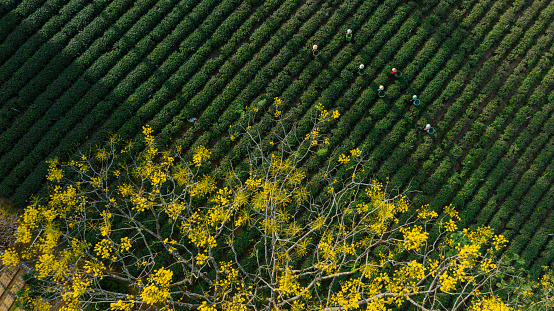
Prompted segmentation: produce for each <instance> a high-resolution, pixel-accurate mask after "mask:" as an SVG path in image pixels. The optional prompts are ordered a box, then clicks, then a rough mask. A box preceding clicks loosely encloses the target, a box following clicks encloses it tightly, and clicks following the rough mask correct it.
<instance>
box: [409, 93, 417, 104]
mask: <svg viewBox="0 0 554 311" xmlns="http://www.w3.org/2000/svg"><path fill="white" fill-rule="evenodd" d="M416 100H417V95H414V96H412V99H410V103H412V104H413V103H414V102H415V101H416Z"/></svg>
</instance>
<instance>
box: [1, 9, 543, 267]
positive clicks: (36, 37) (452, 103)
mask: <svg viewBox="0 0 554 311" xmlns="http://www.w3.org/2000/svg"><path fill="white" fill-rule="evenodd" d="M0 16H1V17H0V42H2V43H1V45H0V197H3V198H10V200H11V202H12V204H13V205H14V206H24V205H25V203H26V202H27V200H29V198H31V196H32V195H35V194H37V193H44V189H45V182H46V180H45V176H46V171H47V168H48V164H46V162H45V160H46V159H48V158H53V157H56V156H57V157H59V158H61V159H63V160H67V159H68V158H69V157H71V156H75V155H77V154H78V152H80V151H83V152H85V151H86V150H90V149H91V148H94V146H97V145H100V144H101V143H102V142H104V141H105V140H106V139H107V138H108V137H110V136H111V135H113V134H117V135H119V136H120V137H121V138H122V139H124V140H129V139H133V138H135V136H136V135H137V134H139V133H140V132H141V127H142V126H143V125H145V124H148V125H150V126H151V127H152V128H153V129H154V133H155V134H156V135H157V140H158V143H159V145H160V146H167V147H175V146H181V147H182V148H183V150H192V149H193V148H194V147H196V146H198V145H204V146H208V147H209V148H210V150H211V151H212V158H211V160H212V162H213V164H214V174H215V173H217V172H221V171H224V170H225V169H227V168H228V167H229V165H230V163H240V162H241V159H242V158H244V155H245V152H246V146H247V141H246V138H237V139H235V137H234V131H235V129H237V128H240V127H241V126H245V125H246V122H247V121H248V120H247V119H248V118H245V115H249V116H253V117H254V120H255V121H256V124H255V125H254V126H253V127H254V129H256V130H257V131H259V132H261V133H270V132H271V131H272V130H273V128H272V127H273V126H274V125H275V122H274V110H271V109H272V103H273V99H274V98H275V97H279V98H280V99H281V100H282V104H281V106H280V107H281V111H282V115H281V116H280V117H281V118H282V119H283V120H285V121H284V124H285V127H288V128H292V126H293V125H294V124H296V125H297V126H298V132H299V135H301V136H304V135H306V134H308V133H309V132H310V130H311V125H312V122H313V113H312V112H313V110H314V105H315V104H316V103H321V104H322V105H323V106H324V107H325V108H326V109H329V110H338V111H339V112H340V114H341V117H340V118H339V119H338V120H337V121H334V123H332V124H330V125H329V126H327V127H325V128H322V129H321V130H322V133H323V134H324V135H326V136H327V137H328V138H329V145H327V146H326V147H325V148H326V149H328V153H325V152H324V151H322V152H318V153H314V154H313V156H312V157H311V158H309V159H306V160H305V161H304V164H303V165H304V169H305V170H307V171H311V172H313V171H316V170H317V167H318V166H319V165H322V164H323V163H324V161H325V160H326V158H327V157H331V158H337V159H338V157H339V155H340V154H343V153H348V152H349V151H350V150H351V149H353V148H360V149H361V150H362V151H363V153H364V154H365V155H366V156H367V157H368V158H369V159H370V160H369V161H370V162H369V168H368V169H366V170H365V171H364V172H363V174H366V175H367V177H368V178H375V179H378V180H381V181H385V180H387V179H388V181H389V184H390V185H394V186H396V187H400V188H402V189H404V188H409V189H411V190H417V191H415V192H413V193H412V195H411V197H412V200H413V201H414V204H415V205H422V204H430V207H431V208H433V209H435V210H437V211H440V210H442V208H443V207H444V206H445V205H448V204H453V205H455V206H456V207H457V209H458V210H459V211H460V212H461V213H460V214H461V217H462V221H463V223H464V225H466V226H470V225H473V226H478V225H489V226H491V227H493V228H494V229H495V230H496V231H498V232H500V233H502V234H504V235H505V236H506V237H507V238H508V239H509V240H510V241H511V243H510V246H509V251H510V252H515V253H518V254H520V256H521V257H522V258H523V259H524V260H525V261H526V262H527V266H528V268H530V269H531V271H532V272H534V273H537V272H538V271H539V268H540V266H543V265H551V264H552V263H553V260H554V239H553V236H551V234H552V233H554V210H553V205H554V183H553V179H554V161H553V158H554V135H553V134H554V67H553V64H554V2H553V1H547V0H527V1H524V0H463V1H458V0H423V1H405V0H387V1H377V0H346V1H344V0H341V1H339V0H328V1H323V0H321V1H319V0H305V1H302V0H287V1H283V0H267V1H262V0H243V1H239V0H222V1H216V0H6V1H3V4H2V5H1V6H0ZM347 29H351V30H352V38H351V40H347V38H346V31H347ZM313 45H317V46H318V52H317V53H315V54H317V56H315V55H314V53H313V52H312V47H313ZM360 64H364V67H365V68H364V70H363V72H362V71H360V70H359V66H360ZM392 68H397V69H398V71H399V73H398V74H397V76H391V70H392ZM362 73H363V74H362ZM380 85H383V86H384V87H385V91H384V93H378V92H377V89H378V87H379V86H380ZM413 95H417V96H418V98H419V100H420V104H419V105H418V106H415V105H413V104H412V103H411V102H409V99H411V98H412V96H413ZM381 96H382V97H381ZM192 118H196V119H197V120H196V121H195V122H189V120H193V119H192ZM426 124H431V126H432V127H433V130H434V133H433V134H429V133H427V132H425V131H423V128H424V127H425V126H426ZM269 140H270V139H269V136H268V138H267V139H266V143H270V141H269Z"/></svg>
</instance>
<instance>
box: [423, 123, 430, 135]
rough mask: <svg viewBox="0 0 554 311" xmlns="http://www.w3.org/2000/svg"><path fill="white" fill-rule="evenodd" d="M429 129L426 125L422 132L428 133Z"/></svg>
mask: <svg viewBox="0 0 554 311" xmlns="http://www.w3.org/2000/svg"><path fill="white" fill-rule="evenodd" d="M430 129H431V124H427V125H426V126H425V128H424V129H423V131H425V132H427V133H429V132H428V131H429V130H430Z"/></svg>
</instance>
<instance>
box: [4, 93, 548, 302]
mask: <svg viewBox="0 0 554 311" xmlns="http://www.w3.org/2000/svg"><path fill="white" fill-rule="evenodd" d="M279 103H280V100H279V99H278V98H276V99H275V101H274V106H275V107H277V108H278V106H279ZM278 111H279V110H278V109H277V110H276V112H275V113H274V117H275V122H276V124H277V125H279V124H280V122H281V121H282V120H281V119H280V117H281V116H280V113H278ZM339 117H340V115H339V113H338V112H337V111H327V110H325V109H324V107H322V106H321V105H319V104H318V105H316V107H315V109H314V122H313V128H312V130H311V131H310V133H309V134H308V135H306V136H303V137H297V136H296V134H295V133H296V132H295V131H294V129H293V130H290V131H285V130H284V127H279V126H276V128H277V129H283V130H282V131H281V132H278V130H276V131H275V132H272V133H269V134H267V133H257V132H256V131H255V130H254V129H252V128H251V127H247V128H243V129H241V130H240V131H238V130H237V131H236V132H233V134H232V136H233V137H232V139H236V138H238V137H239V136H242V139H246V140H247V141H248V142H249V144H248V150H247V154H248V156H247V157H246V158H245V159H244V161H243V162H242V163H239V164H237V165H234V166H233V165H229V166H228V167H229V169H228V170H226V171H224V172H222V173H221V172H220V173H219V174H216V173H214V170H212V169H211V166H212V164H213V163H210V150H209V149H208V148H207V147H205V146H201V145H198V146H197V147H195V148H194V149H193V150H186V151H185V150H181V148H179V147H178V146H177V147H175V148H173V149H171V150H163V151H162V150H159V148H158V146H156V143H155V137H154V135H153V133H152V130H151V128H150V127H148V126H145V127H144V128H143V138H142V139H137V141H136V142H134V143H133V142H122V141H120V140H118V139H117V137H113V138H112V139H110V140H109V141H108V142H107V143H106V144H105V145H104V146H100V147H98V148H97V149H95V150H93V151H91V152H90V153H89V154H85V153H83V154H81V156H80V157H78V158H75V159H72V160H70V161H68V162H64V163H62V162H60V161H59V160H57V159H52V160H50V162H49V166H50V168H49V172H48V177H47V178H48V180H49V181H50V182H51V191H50V195H49V197H48V198H35V200H33V202H31V203H30V204H29V206H28V207H27V208H26V209H25V212H24V214H23V215H22V216H21V218H20V224H19V226H18V227H17V230H16V241H15V244H14V246H13V247H11V248H10V249H8V250H7V251H6V252H5V253H4V255H3V256H2V261H3V264H4V265H16V264H17V263H18V262H20V261H27V262H33V263H34V267H35V270H34V271H33V273H32V275H30V276H29V277H28V279H29V281H28V284H30V285H31V286H29V287H28V288H27V289H26V290H25V291H24V293H23V300H24V302H25V304H26V308H28V309H39V310H48V309H50V308H51V307H53V306H55V305H56V306H58V307H61V309H60V310H83V309H85V310H87V309H89V310H92V308H96V309H110V310H126V311H129V310H152V309H160V310H200V311H209V310H237V311H238V310H241V311H246V310H327V311H335V310H337V311H338V310H356V309H367V310H390V309H394V308H397V307H401V308H408V309H409V308H412V309H413V310H513V308H519V307H520V306H522V305H523V304H526V303H527V304H528V302H529V301H530V300H526V299H524V298H525V297H534V295H535V296H536V295H539V296H540V299H538V300H539V301H540V302H541V303H542V304H540V305H541V306H542V305H548V304H550V303H551V302H549V299H550V297H551V296H548V294H545V293H550V292H549V291H548V289H549V288H550V285H551V282H552V279H551V277H550V276H551V274H548V275H546V276H545V277H544V278H543V279H542V280H541V281H540V282H539V284H535V283H532V282H524V281H521V280H522V279H517V280H518V282H519V283H517V284H516V285H514V284H515V283H514V282H512V283H510V286H511V288H512V290H503V289H504V288H506V287H502V286H500V285H499V284H504V283H500V282H499V281H500V280H502V279H505V278H506V276H507V273H508V274H509V273H511V272H513V269H511V268H510V262H509V261H507V260H505V259H504V258H503V257H501V256H499V254H500V252H501V250H502V249H503V247H504V246H505V245H506V243H507V240H506V239H505V238H504V237H503V236H502V235H497V234H495V233H494V232H493V230H492V229H491V228H489V227H479V228H472V229H470V228H458V225H457V223H458V221H459V220H460V217H459V215H458V212H457V211H456V209H455V208H454V207H453V206H451V205H449V206H446V207H444V209H443V210H442V211H434V210H431V209H429V207H428V206H419V207H414V206H412V205H411V204H410V202H409V200H408V198H407V196H406V193H405V191H400V190H399V189H388V187H387V186H388V185H387V183H386V182H379V181H375V180H370V179H368V178H367V177H366V176H365V175H364V174H363V172H364V165H365V163H366V159H365V158H364V156H363V154H362V153H361V152H360V150H359V149H358V148H355V149H352V150H351V151H350V153H349V154H340V155H338V156H337V157H329V158H327V160H326V161H325V165H323V166H321V167H320V169H319V171H318V172H315V173H314V172H307V170H306V169H304V167H303V161H304V159H305V158H306V156H307V155H308V154H310V153H318V152H319V153H320V154H321V155H322V156H325V154H326V151H327V150H326V149H325V145H326V138H325V137H324V135H323V134H321V132H320V127H322V126H324V125H325V124H326V123H328V122H333V120H334V119H337V118H339ZM266 136H268V137H270V140H269V141H268V140H267V139H266V140H263V139H262V137H266ZM140 143H143V144H144V145H143V146H144V148H138V149H142V151H141V152H135V151H134V150H135V148H134V146H135V145H136V144H140ZM323 149H325V152H321V150H323ZM319 153H318V154H319ZM541 286H542V287H541ZM514 288H516V289H518V290H516V291H515V292H516V294H514V291H513V289H514ZM541 288H542V289H541ZM519 289H527V290H519ZM545 297H546V298H545ZM536 300H537V299H536ZM510 302H511V305H510ZM536 305H537V306H538V305H539V304H536ZM410 310H411V309H410Z"/></svg>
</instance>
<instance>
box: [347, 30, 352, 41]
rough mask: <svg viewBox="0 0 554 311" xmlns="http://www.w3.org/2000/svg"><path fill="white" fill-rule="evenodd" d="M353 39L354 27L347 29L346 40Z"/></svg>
mask: <svg viewBox="0 0 554 311" xmlns="http://www.w3.org/2000/svg"><path fill="white" fill-rule="evenodd" d="M351 39H352V29H348V30H347V31H346V41H350V40H351Z"/></svg>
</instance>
